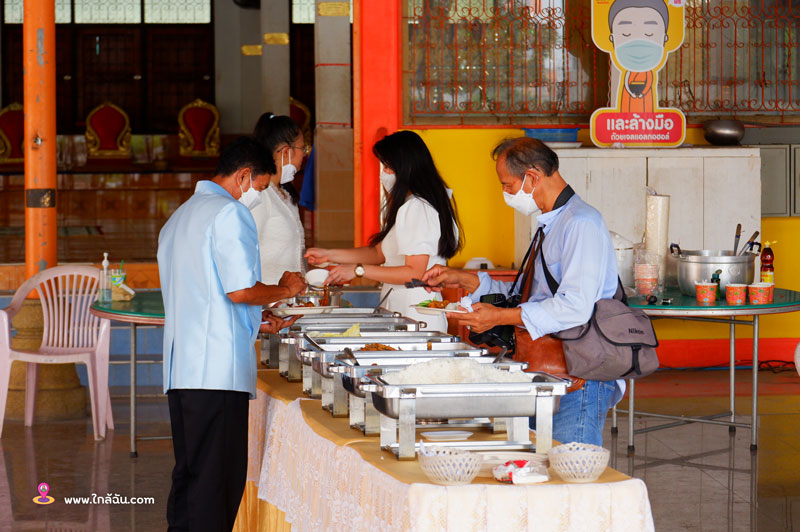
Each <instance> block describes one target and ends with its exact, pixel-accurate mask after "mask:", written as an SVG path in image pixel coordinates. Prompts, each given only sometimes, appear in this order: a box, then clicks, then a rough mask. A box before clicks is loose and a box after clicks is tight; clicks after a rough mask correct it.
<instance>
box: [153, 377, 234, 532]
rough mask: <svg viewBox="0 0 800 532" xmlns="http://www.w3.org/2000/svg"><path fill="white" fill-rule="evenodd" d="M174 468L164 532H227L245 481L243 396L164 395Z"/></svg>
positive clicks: (173, 392) (227, 393)
mask: <svg viewBox="0 0 800 532" xmlns="http://www.w3.org/2000/svg"><path fill="white" fill-rule="evenodd" d="M167 397H168V399H169V417H170V421H171V423H172V445H173V448H174V450H175V469H173V470H172V489H171V490H170V492H169V499H168V501H167V523H168V524H169V528H168V532H229V531H230V530H232V529H233V524H234V522H235V521H236V512H237V511H238V510H239V502H240V501H241V499H242V494H243V493H244V485H245V481H246V479H247V417H248V408H249V394H247V393H245V392H233V391H225V390H170V391H169V392H167Z"/></svg>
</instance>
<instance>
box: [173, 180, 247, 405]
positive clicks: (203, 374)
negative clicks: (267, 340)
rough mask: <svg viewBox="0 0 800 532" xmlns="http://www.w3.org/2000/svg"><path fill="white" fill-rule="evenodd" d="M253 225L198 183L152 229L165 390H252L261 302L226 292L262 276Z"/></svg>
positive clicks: (211, 186)
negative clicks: (157, 227)
mask: <svg viewBox="0 0 800 532" xmlns="http://www.w3.org/2000/svg"><path fill="white" fill-rule="evenodd" d="M259 256H260V254H259V248H258V231H257V230H256V225H255V222H254V221H253V217H252V215H251V214H250V211H249V210H247V207H245V206H244V205H242V204H241V203H239V202H238V201H236V200H235V199H233V197H232V196H231V195H230V194H229V193H228V192H227V191H225V189H223V188H222V187H220V186H219V185H217V184H216V183H214V182H213V181H200V182H198V183H197V187H196V188H195V192H194V194H193V195H192V197H191V198H189V200H188V201H187V202H186V203H184V204H183V205H181V206H180V207H179V208H178V210H177V211H175V213H174V214H173V215H172V216H170V218H169V220H167V223H166V224H165V225H164V227H163V228H162V229H161V233H160V234H159V235H158V273H159V275H160V276H161V291H162V294H163V297H164V311H165V313H166V315H165V322H164V366H163V368H164V392H167V391H168V390H171V389H206V390H232V391H239V392H248V393H249V394H250V397H251V398H253V397H255V393H256V358H255V349H254V346H253V344H254V342H255V340H256V336H257V335H258V328H259V325H260V323H261V307H260V306H257V305H245V304H242V303H234V302H233V301H231V300H230V298H229V297H228V296H227V294H228V293H230V292H235V291H236V290H241V289H244V288H250V287H251V286H253V285H255V284H256V282H257V281H258V280H259V279H261V262H260V259H259Z"/></svg>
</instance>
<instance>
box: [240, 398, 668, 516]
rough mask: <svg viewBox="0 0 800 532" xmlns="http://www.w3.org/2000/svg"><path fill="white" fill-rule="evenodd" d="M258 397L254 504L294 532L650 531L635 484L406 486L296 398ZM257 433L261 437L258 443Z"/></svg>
mask: <svg viewBox="0 0 800 532" xmlns="http://www.w3.org/2000/svg"><path fill="white" fill-rule="evenodd" d="M258 394H259V395H258V398H257V400H256V403H255V404H254V405H253V404H251V409H250V412H251V418H250V422H251V427H250V429H251V433H250V435H251V436H250V467H248V480H255V481H256V482H257V485H258V497H259V499H262V500H265V501H267V502H269V503H270V504H272V505H274V506H276V507H277V508H278V509H280V510H282V511H284V512H285V513H286V521H288V522H289V523H291V526H292V532H351V531H361V530H363V531H365V532H367V531H368V532H404V531H415V532H417V531H419V532H473V531H475V532H477V531H481V532H513V531H531V532H532V531H537V532H538V531H550V530H552V531H575V532H592V531H601V530H602V531H620V532H627V531H630V532H642V531H652V530H654V528H653V517H652V512H651V509H650V501H649V499H648V496H647V488H646V486H645V484H644V482H643V481H642V480H641V479H636V478H634V479H627V480H622V481H619V482H609V483H591V484H542V485H533V486H509V485H501V484H497V485H491V484H471V485H467V486H449V487H445V486H438V485H435V484H423V483H411V484H409V483H405V482H402V481H400V480H397V479H396V478H394V477H393V476H391V475H389V474H387V473H385V472H383V471H381V470H380V469H379V468H377V467H375V466H373V465H372V464H370V463H369V462H367V461H366V460H364V459H363V458H362V457H361V455H360V454H359V453H358V452H357V451H356V450H354V449H352V448H350V447H348V446H346V445H336V444H335V443H333V442H332V441H330V440H328V439H327V438H325V437H323V436H321V435H319V434H317V433H316V432H315V431H314V430H313V429H312V428H311V427H310V426H309V425H308V424H307V423H306V421H305V419H304V417H303V413H302V411H301V409H300V401H301V400H300V399H298V400H295V401H292V402H289V403H286V402H283V401H281V400H277V399H273V398H272V397H270V396H269V395H268V394H266V393H264V392H263V391H262V390H260V389H259V391H258ZM256 418H258V419H256ZM254 429H259V430H260V431H261V432H262V433H263V439H262V440H260V441H259V438H258V437H257V436H256V434H257V433H256V432H254ZM375 444H376V445H377V441H376V442H375ZM260 449H263V452H262V453H260V452H259V451H260ZM259 454H260V456H259ZM387 456H388V455H387ZM387 459H388V458H387ZM256 471H258V472H259V473H258V474H255V472H256ZM254 474H255V475H254Z"/></svg>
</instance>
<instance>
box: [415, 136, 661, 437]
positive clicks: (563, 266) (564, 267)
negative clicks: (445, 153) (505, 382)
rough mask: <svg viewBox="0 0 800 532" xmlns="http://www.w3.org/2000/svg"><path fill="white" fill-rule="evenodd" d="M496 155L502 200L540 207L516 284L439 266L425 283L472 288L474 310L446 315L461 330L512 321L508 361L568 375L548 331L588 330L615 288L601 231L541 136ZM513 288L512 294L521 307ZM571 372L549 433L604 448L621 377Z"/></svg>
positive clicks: (526, 208) (612, 261)
mask: <svg viewBox="0 0 800 532" xmlns="http://www.w3.org/2000/svg"><path fill="white" fill-rule="evenodd" d="M493 157H494V159H495V160H496V171H497V176H498V178H499V180H500V184H501V185H502V189H503V197H504V199H505V202H506V204H507V205H508V206H509V207H512V208H513V209H515V210H517V211H518V212H520V213H521V214H523V215H525V216H530V215H532V214H534V213H536V212H538V211H541V214H539V217H538V221H539V227H538V229H537V231H536V235H535V236H534V239H533V241H532V243H531V248H530V249H529V251H528V259H527V260H526V264H527V266H523V268H522V269H521V270H520V275H518V279H517V280H516V281H515V282H514V283H504V282H500V281H495V280H492V279H491V278H490V277H489V275H488V274H487V273H485V272H480V273H477V274H476V273H472V272H466V271H463V270H458V269H451V268H446V267H444V266H434V267H433V268H431V269H430V270H429V271H428V272H426V274H425V276H424V277H423V281H426V282H428V284H430V285H432V286H459V287H461V288H463V289H465V290H466V291H467V292H468V293H469V296H468V297H469V298H470V299H471V301H475V302H476V303H473V304H472V312H470V313H467V314H448V318H452V319H456V320H458V321H459V322H460V323H461V324H462V325H466V326H468V328H469V329H471V331H472V333H473V334H472V335H471V339H472V340H473V341H475V338H472V337H473V336H474V335H475V333H487V331H489V333H487V334H490V335H491V333H492V332H494V331H499V330H502V328H501V327H498V326H506V325H511V326H514V331H515V334H514V336H515V337H516V354H515V359H517V360H523V361H526V362H528V363H529V364H530V368H532V369H534V370H541V371H547V372H548V373H554V374H560V375H562V376H567V375H565V374H568V371H567V370H566V363H565V359H564V351H563V349H562V346H561V340H559V339H556V338H553V337H551V336H550V335H551V334H554V333H559V332H561V331H567V330H569V329H572V328H576V327H580V326H584V327H585V326H587V325H588V324H590V323H591V321H590V319H591V318H593V315H594V312H595V306H596V305H595V304H596V303H597V302H599V301H600V300H604V299H605V300H609V299H612V298H614V296H615V294H617V288H618V286H619V281H618V275H617V261H616V255H615V252H614V248H613V246H612V244H611V238H610V235H609V232H608V228H607V227H606V224H605V222H604V221H603V217H602V215H601V214H600V213H599V212H598V211H597V210H596V209H595V208H593V207H591V206H590V205H588V204H587V203H586V202H584V201H583V200H582V199H581V198H580V197H578V196H577V195H576V194H575V193H574V191H573V190H572V188H571V187H570V186H569V185H568V184H567V183H566V181H564V179H563V178H562V177H561V174H559V172H558V156H557V155H556V154H555V153H554V152H553V150H551V149H550V148H548V147H547V146H546V145H545V144H544V143H542V142H541V141H539V140H536V139H532V138H525V137H522V138H516V139H509V140H505V141H503V142H501V143H500V144H499V145H498V146H497V147H496V148H495V149H494V151H493ZM542 256H543V257H544V264H545V267H546V269H547V271H548V275H546V274H545V270H544V269H543V263H542ZM548 281H550V282H548ZM515 294H519V295H518V296H517V299H521V302H520V303H519V304H517V301H516V299H515V298H514V295H515ZM489 295H491V296H489ZM482 297H483V299H481V298H482ZM498 299H499V300H500V303H501V305H500V306H495V305H493V304H490V303H481V302H477V301H479V300H483V301H487V300H489V301H491V302H492V303H495V304H496V303H497V302H498ZM504 307H505V308H504ZM648 325H649V322H648ZM651 328H652V327H651ZM478 341H481V340H478ZM483 342H486V340H483ZM501 343H502V342H501ZM492 345H496V344H492ZM570 378H572V379H573V381H574V382H575V385H574V386H573V387H572V388H571V389H570V390H571V391H569V393H567V395H565V396H563V397H562V398H561V403H560V407H559V411H558V412H557V413H556V414H555V416H554V418H553V438H554V439H556V440H558V441H561V442H570V441H578V442H584V443H592V444H595V445H602V441H603V436H602V432H603V425H604V423H605V418H606V416H607V414H608V410H609V409H610V408H611V406H613V405H614V404H616V403H617V401H619V399H621V398H622V396H623V394H624V392H625V381H624V380H623V379H616V380H615V379H612V380H591V379H586V380H584V379H581V378H575V377H574V376H570Z"/></svg>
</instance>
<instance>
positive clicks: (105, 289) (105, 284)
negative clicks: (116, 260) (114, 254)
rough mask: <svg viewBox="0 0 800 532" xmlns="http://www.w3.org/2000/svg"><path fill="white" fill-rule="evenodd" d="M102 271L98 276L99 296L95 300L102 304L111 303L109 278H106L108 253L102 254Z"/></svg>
mask: <svg viewBox="0 0 800 532" xmlns="http://www.w3.org/2000/svg"><path fill="white" fill-rule="evenodd" d="M101 264H102V266H103V271H102V273H101V274H100V294H99V295H98V297H97V299H98V300H99V301H101V302H103V303H110V302H111V278H110V277H109V276H108V253H103V262H102V263H101Z"/></svg>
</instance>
